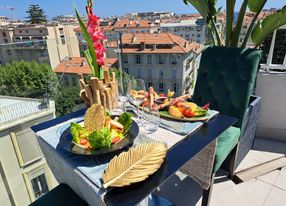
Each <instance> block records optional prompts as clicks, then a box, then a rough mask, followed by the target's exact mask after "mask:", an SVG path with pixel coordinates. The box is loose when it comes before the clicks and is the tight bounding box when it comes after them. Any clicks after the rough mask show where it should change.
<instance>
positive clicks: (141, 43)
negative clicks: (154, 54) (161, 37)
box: [140, 41, 145, 50]
mask: <svg viewBox="0 0 286 206" xmlns="http://www.w3.org/2000/svg"><path fill="white" fill-rule="evenodd" d="M144 49H145V42H143V41H142V42H140V50H144Z"/></svg>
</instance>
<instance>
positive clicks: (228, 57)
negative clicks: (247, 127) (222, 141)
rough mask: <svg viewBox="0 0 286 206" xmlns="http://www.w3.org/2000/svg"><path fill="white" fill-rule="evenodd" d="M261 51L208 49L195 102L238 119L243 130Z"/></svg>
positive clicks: (227, 48) (200, 67) (200, 71)
mask: <svg viewBox="0 0 286 206" xmlns="http://www.w3.org/2000/svg"><path fill="white" fill-rule="evenodd" d="M261 54H262V53H261V51H259V50H256V49H249V48H248V49H241V48H235V47H218V46H209V47H207V48H206V49H205V50H204V51H203V53H202V57H201V61H200V66H199V69H198V77H197V82H196V86H195V91H194V95H193V101H194V102H196V103H197V104H198V105H204V104H206V103H210V105H211V109H214V110H218V111H219V112H220V113H221V114H225V115H229V116H232V117H236V118H238V122H237V123H236V124H235V126H237V127H239V128H241V126H242V121H243V118H244V115H245V111H246V109H247V107H248V103H249V98H250V95H251V93H252V90H253V88H254V83H255V79H256V74H257V71H258V66H259V62H260V58H261Z"/></svg>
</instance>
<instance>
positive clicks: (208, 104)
mask: <svg viewBox="0 0 286 206" xmlns="http://www.w3.org/2000/svg"><path fill="white" fill-rule="evenodd" d="M209 107H210V103H207V104H205V105H204V106H202V107H201V108H202V109H203V110H206V109H207V108H209Z"/></svg>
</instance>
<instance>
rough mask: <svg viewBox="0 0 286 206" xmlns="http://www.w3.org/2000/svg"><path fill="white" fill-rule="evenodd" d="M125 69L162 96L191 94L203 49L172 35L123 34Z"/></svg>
mask: <svg viewBox="0 0 286 206" xmlns="http://www.w3.org/2000/svg"><path fill="white" fill-rule="evenodd" d="M122 41H123V44H122V47H123V49H122V51H123V53H122V54H121V55H122V67H123V69H124V70H125V72H127V73H129V74H130V75H132V76H134V77H135V78H138V79H143V80H144V81H145V83H146V87H150V86H153V87H154V89H155V90H156V91H158V92H159V93H161V92H166V91H167V90H168V89H170V90H174V91H175V92H176V94H177V95H180V94H183V93H185V92H187V93H188V92H191V89H192V86H190V85H189V84H194V81H195V76H196V70H197V68H198V66H199V60H200V54H201V50H202V48H203V46H202V45H201V44H197V43H195V42H193V43H190V42H189V41H186V40H185V39H183V38H181V37H179V36H176V35H173V34H170V33H160V34H123V37H122Z"/></svg>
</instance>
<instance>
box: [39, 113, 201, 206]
mask: <svg viewBox="0 0 286 206" xmlns="http://www.w3.org/2000/svg"><path fill="white" fill-rule="evenodd" d="M71 117H72V116H71ZM82 119H83V117H82V116H74V117H73V118H70V119H68V120H65V121H62V122H61V121H59V120H57V119H54V120H52V121H54V122H56V124H55V123H54V124H51V125H52V126H50V127H47V128H45V129H42V130H40V131H36V134H37V136H38V137H39V138H38V140H39V144H40V146H41V149H42V151H43V153H44V155H45V157H46V160H47V162H48V165H49V166H50V168H51V170H52V172H53V174H54V176H55V178H56V179H57V181H58V182H59V183H66V184H68V185H69V186H70V187H71V188H72V189H73V190H74V191H75V192H76V193H77V194H78V195H79V196H80V197H81V198H83V199H84V200H85V201H87V202H88V203H89V204H90V205H104V201H103V197H104V194H106V192H108V191H107V190H106V189H104V188H102V182H101V178H102V173H103V172H104V170H105V168H106V165H107V164H108V162H109V161H110V160H111V159H112V158H113V156H111V155H104V156H103V157H98V156H97V157H96V156H85V155H75V154H72V153H70V152H68V151H66V150H64V149H63V148H61V147H60V146H59V141H60V137H61V134H62V133H63V131H65V130H66V129H67V128H68V127H69V126H70V123H71V122H79V121H82ZM163 123H164V127H167V128H168V129H169V130H172V131H177V133H181V134H182V133H189V132H192V131H195V130H196V129H198V128H200V126H202V124H203V123H201V122H197V123H180V126H179V125H177V126H175V127H174V122H173V123H172V122H170V121H164V122H163ZM171 123H172V124H171ZM168 124H170V125H168ZM182 124H184V125H183V126H182ZM170 128H171V129H170ZM182 129H183V130H182ZM169 130H166V129H163V128H159V129H158V130H157V131H156V132H154V133H151V134H150V133H146V132H145V131H144V130H142V129H140V134H139V135H138V137H137V138H136V139H135V142H134V145H137V144H141V143H146V142H150V141H162V142H165V143H166V144H167V145H168V147H169V148H170V147H172V146H174V145H175V144H176V143H177V142H179V141H181V140H182V139H183V138H184V137H185V135H181V134H175V133H174V132H171V131H169ZM178 131H179V132H178ZM182 131H183V132H182Z"/></svg>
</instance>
